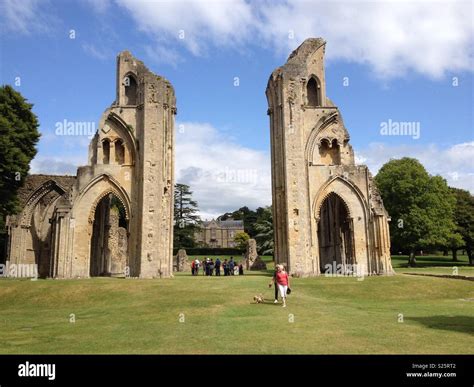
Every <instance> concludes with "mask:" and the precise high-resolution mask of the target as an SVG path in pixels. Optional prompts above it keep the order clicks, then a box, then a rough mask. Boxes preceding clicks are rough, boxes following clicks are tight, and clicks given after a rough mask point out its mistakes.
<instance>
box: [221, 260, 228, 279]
mask: <svg viewBox="0 0 474 387" xmlns="http://www.w3.org/2000/svg"><path fill="white" fill-rule="evenodd" d="M222 267H223V268H224V276H225V277H227V276H228V275H229V262H227V258H225V259H224V262H223V263H222Z"/></svg>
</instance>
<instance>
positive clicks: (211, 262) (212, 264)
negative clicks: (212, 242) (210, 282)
mask: <svg viewBox="0 0 474 387" xmlns="http://www.w3.org/2000/svg"><path fill="white" fill-rule="evenodd" d="M213 273H214V261H213V259H212V258H211V260H210V261H209V275H210V276H212V274H213Z"/></svg>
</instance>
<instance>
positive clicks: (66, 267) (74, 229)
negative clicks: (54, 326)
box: [7, 51, 176, 278]
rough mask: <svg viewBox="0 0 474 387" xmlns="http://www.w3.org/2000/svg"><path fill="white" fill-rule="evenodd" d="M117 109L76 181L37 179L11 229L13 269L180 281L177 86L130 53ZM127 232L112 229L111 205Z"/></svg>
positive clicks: (108, 115)
mask: <svg viewBox="0 0 474 387" xmlns="http://www.w3.org/2000/svg"><path fill="white" fill-rule="evenodd" d="M116 80H117V83H116V99H115V101H114V102H113V103H112V105H111V106H110V107H109V108H108V109H106V110H105V112H104V113H103V115H102V117H101V119H100V121H99V125H98V130H97V132H96V133H95V135H94V136H93V138H92V140H91V142H90V146H89V158H88V165H86V166H82V167H79V168H78V170H77V176H49V175H33V176H29V177H28V178H27V179H26V182H25V184H24V186H23V188H22V189H21V190H20V200H21V203H22V205H23V210H22V212H21V213H20V214H18V215H16V216H11V217H9V219H8V222H7V227H8V234H9V244H8V246H9V249H8V252H7V260H8V261H10V263H31V264H34V263H36V264H38V266H39V269H40V275H41V276H45V277H46V276H48V277H56V278H77V277H80V278H87V277H89V276H91V275H118V273H120V272H125V273H126V275H127V276H131V277H141V278H157V277H170V276H172V267H173V246H172V244H173V186H174V116H175V114H176V100H175V96H174V90H173V87H172V85H171V84H170V83H169V82H168V81H167V80H166V79H164V78H163V77H160V76H157V75H155V74H153V73H152V72H151V71H149V70H148V69H147V68H146V66H145V65H144V64H143V63H142V62H141V61H139V60H137V59H136V58H134V57H133V56H132V55H131V54H130V52H128V51H124V52H122V53H120V54H119V55H118V57H117V77H116ZM109 195H113V196H114V197H115V198H116V199H117V200H118V201H119V202H120V205H121V206H122V207H123V209H124V215H123V216H124V219H123V221H124V225H123V227H122V226H121V227H119V226H118V225H117V224H116V223H114V224H113V225H109V224H108V223H107V221H106V220H107V219H108V210H109V208H110V207H107V204H104V203H105V202H104V200H105V201H107V199H106V198H107V197H108V196H109Z"/></svg>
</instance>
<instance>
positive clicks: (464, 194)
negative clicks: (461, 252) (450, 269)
mask: <svg viewBox="0 0 474 387" xmlns="http://www.w3.org/2000/svg"><path fill="white" fill-rule="evenodd" d="M451 192H452V193H453V194H454V197H455V198H456V206H455V209H454V222H455V223H456V228H457V232H458V233H459V234H460V235H461V238H462V240H463V245H464V246H465V248H466V252H467V256H468V258H469V264H470V265H474V257H473V255H472V250H473V246H474V196H473V195H471V193H470V192H469V191H466V190H463V189H458V188H451ZM456 247H458V248H462V246H459V245H457V246H456ZM452 250H453V259H454V254H455V253H454V248H452Z"/></svg>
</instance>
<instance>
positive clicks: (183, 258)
mask: <svg viewBox="0 0 474 387" xmlns="http://www.w3.org/2000/svg"><path fill="white" fill-rule="evenodd" d="M175 268H176V271H179V272H185V271H191V264H190V263H189V261H188V255H187V254H186V250H185V249H179V250H178V253H177V254H176V257H175Z"/></svg>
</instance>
